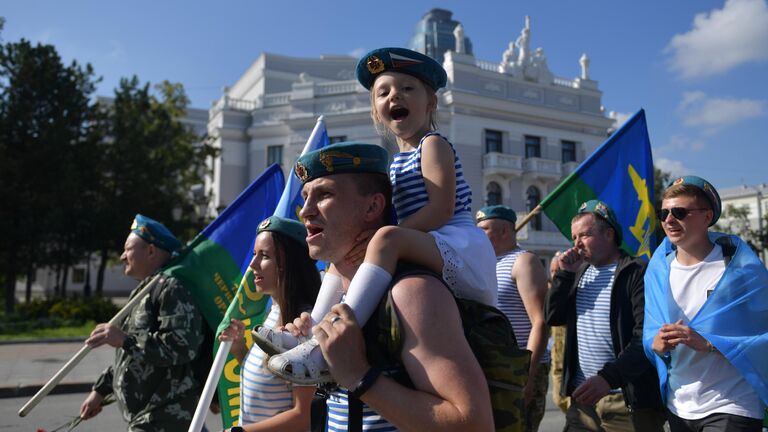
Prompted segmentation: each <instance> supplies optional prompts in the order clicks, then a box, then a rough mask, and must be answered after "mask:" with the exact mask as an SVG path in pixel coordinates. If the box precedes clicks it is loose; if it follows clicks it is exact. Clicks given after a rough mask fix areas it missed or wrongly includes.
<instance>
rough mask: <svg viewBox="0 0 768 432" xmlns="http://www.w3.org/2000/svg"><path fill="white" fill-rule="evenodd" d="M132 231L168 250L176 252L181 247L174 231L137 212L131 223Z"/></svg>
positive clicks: (148, 241)
mask: <svg viewBox="0 0 768 432" xmlns="http://www.w3.org/2000/svg"><path fill="white" fill-rule="evenodd" d="M131 232H132V233H134V234H136V235H137V236H139V237H141V238H142V239H144V241H146V242H147V243H151V244H153V245H155V246H157V247H159V248H160V249H163V250H165V251H168V252H171V253H173V252H176V251H178V250H179V249H180V248H181V242H180V241H179V240H178V239H177V238H176V236H174V235H173V233H172V232H171V231H170V230H169V229H168V228H166V227H165V225H163V224H161V223H160V222H158V221H156V220H154V219H152V218H149V217H146V216H144V215H141V214H137V215H136V217H135V218H134V219H133V224H131Z"/></svg>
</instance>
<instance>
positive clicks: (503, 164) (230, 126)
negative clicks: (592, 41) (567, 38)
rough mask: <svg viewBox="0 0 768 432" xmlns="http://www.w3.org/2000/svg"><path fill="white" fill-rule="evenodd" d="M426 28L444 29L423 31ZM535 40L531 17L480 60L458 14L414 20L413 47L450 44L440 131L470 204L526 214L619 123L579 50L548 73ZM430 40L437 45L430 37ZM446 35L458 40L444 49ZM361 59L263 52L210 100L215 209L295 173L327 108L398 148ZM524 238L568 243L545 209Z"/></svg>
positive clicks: (545, 244) (546, 244)
mask: <svg viewBox="0 0 768 432" xmlns="http://www.w3.org/2000/svg"><path fill="white" fill-rule="evenodd" d="M432 21H437V22H432ZM423 29H433V30H434V31H436V32H438V33H439V35H437V36H435V37H431V36H430V35H429V34H427V35H424V37H420V35H419V34H418V32H419V31H421V30H423ZM449 29H453V31H452V32H449V31H448V30H449ZM451 35H452V36H451ZM438 36H439V37H438ZM451 37H452V39H451ZM530 38H531V27H530V20H529V19H528V17H526V21H525V25H524V27H523V29H522V31H521V35H520V37H518V38H517V40H516V41H512V42H510V44H509V46H508V47H503V50H502V51H503V52H500V55H499V57H500V58H501V61H500V62H496V61H487V60H482V59H478V58H475V57H474V56H473V55H472V54H469V52H470V50H468V49H467V48H468V47H470V48H471V46H472V45H471V42H470V41H469V38H468V37H466V36H465V35H464V30H463V28H461V26H460V24H459V23H457V22H456V21H453V20H452V19H451V13H450V12H449V11H445V10H442V9H433V10H431V11H429V12H427V14H425V15H424V17H423V19H422V21H420V22H419V24H418V25H417V35H416V36H414V37H413V38H412V46H411V47H412V48H414V49H417V50H420V51H422V52H424V49H419V48H420V46H419V44H421V47H424V46H427V45H428V50H427V51H429V52H430V55H432V54H433V53H434V52H435V49H436V48H435V47H437V48H438V49H444V51H440V52H442V57H443V67H444V68H445V70H446V71H447V73H448V85H447V86H446V88H445V89H443V90H441V91H440V92H439V93H438V97H439V104H438V124H439V128H438V132H440V133H441V134H443V135H445V136H446V137H447V138H448V139H449V140H450V141H451V142H452V143H453V144H454V146H455V148H456V150H457V152H458V154H459V157H460V158H461V160H462V164H463V167H464V175H465V177H466V179H467V181H468V183H469V184H470V186H471V187H472V191H473V208H474V209H475V210H477V209H479V208H480V207H482V206H484V205H486V204H505V205H509V206H510V207H512V208H513V209H515V211H516V212H517V213H518V217H519V218H520V219H522V217H524V216H525V214H526V213H527V212H528V211H529V210H530V209H532V208H533V207H535V206H536V204H538V202H539V201H541V199H543V198H544V197H545V196H546V195H547V194H548V193H549V192H551V191H552V190H553V189H554V188H555V187H556V186H557V185H558V184H559V182H560V181H561V180H562V179H563V178H564V177H565V176H566V175H567V174H569V173H570V172H572V171H573V170H574V169H575V168H576V166H578V164H579V163H580V162H581V161H583V160H584V158H585V157H586V156H588V155H589V154H590V153H592V152H593V151H594V150H595V149H596V148H597V147H598V146H599V145H600V144H601V143H602V142H603V141H604V140H605V138H606V136H607V134H608V132H609V129H610V128H611V127H612V126H613V120H612V119H610V118H607V117H606V116H605V114H604V112H603V108H602V102H601V97H602V93H601V91H600V90H599V88H598V83H597V82H596V81H593V80H591V79H590V78H589V60H588V58H587V57H586V55H583V56H582V57H581V59H574V62H576V61H578V62H579V64H580V66H581V75H580V76H579V77H577V78H561V77H557V76H555V75H553V74H552V73H551V72H550V71H549V68H548V66H547V63H546V57H545V56H544V51H543V49H541V48H537V49H536V50H531V49H530V46H529V44H530ZM430 40H434V41H435V44H432V45H429V42H428V41H430ZM457 40H458V41H460V42H459V43H458V44H457V43H456V41H457ZM413 41H416V42H417V43H414V42H413ZM419 41H420V42H419ZM424 41H427V42H426V43H425V42H424ZM438 41H439V42H440V43H438ZM446 41H448V42H452V43H453V45H452V46H448V47H446V46H445V45H446V43H447V42H446ZM441 44H442V48H441V46H440V45H441ZM356 62H357V59H356V58H352V57H349V56H323V57H320V58H317V59H308V58H294V57H287V56H281V55H277V54H270V53H264V54H262V55H261V56H259V58H258V59H257V60H256V61H255V62H254V63H253V64H252V65H251V67H250V68H248V70H246V71H245V73H244V74H243V75H242V76H241V77H240V78H239V79H238V80H237V82H235V83H234V84H233V85H232V86H231V87H229V88H226V89H225V92H224V94H223V95H222V96H221V98H220V99H219V100H218V101H216V102H215V103H214V104H213V105H212V107H211V108H210V110H209V121H208V133H209V135H210V136H211V137H212V138H213V139H214V143H215V145H216V146H217V147H219V148H220V149H221V155H220V157H218V158H217V159H216V160H215V161H213V175H212V176H211V178H210V179H209V181H208V182H207V184H206V189H207V190H208V191H209V192H211V193H212V195H213V199H212V204H211V207H212V208H211V210H212V211H213V212H214V213H215V212H216V211H220V210H221V209H223V208H225V207H226V206H227V205H228V204H229V203H231V202H232V201H233V200H234V198H235V197H237V195H238V194H239V193H240V191H242V190H243V189H244V188H245V187H246V186H247V185H248V184H249V183H250V181H252V180H253V179H254V178H256V177H257V176H258V175H259V174H261V172H262V171H263V170H264V169H265V168H266V167H267V166H269V165H270V164H272V163H275V162H276V163H279V164H281V166H282V167H283V170H284V172H285V174H286V175H288V174H290V169H291V167H292V165H293V163H294V161H295V160H296V158H297V156H298V155H299V153H300V152H301V150H302V148H303V146H304V144H305V143H306V141H307V138H308V137H309V134H310V133H311V131H312V128H313V126H314V124H315V121H316V119H317V118H318V117H319V116H320V115H323V116H325V122H326V124H327V127H328V134H329V136H330V137H331V141H332V142H335V141H342V140H355V141H363V142H368V143H373V144H379V145H382V146H384V147H385V148H387V149H388V150H390V152H392V151H394V150H396V146H395V145H394V144H392V143H388V142H386V140H385V139H383V138H382V137H380V136H379V135H377V133H376V132H375V130H374V128H373V125H372V122H371V118H370V96H369V93H368V91H367V90H365V89H364V88H363V87H362V86H361V85H360V84H359V83H358V82H357V80H356V79H355V76H354V70H355V65H356ZM519 239H520V243H521V245H522V246H523V247H525V248H527V249H529V250H532V251H535V252H537V253H539V254H540V256H542V257H543V258H545V260H548V257H550V256H551V255H552V254H553V253H554V252H555V251H556V250H560V249H564V248H567V247H568V246H569V242H568V241H567V240H566V239H565V238H564V237H563V235H562V234H561V233H560V232H559V231H558V230H557V229H556V228H555V226H554V224H552V223H551V222H550V221H549V220H548V219H547V218H546V216H543V215H541V216H538V217H536V218H535V219H533V220H532V222H531V223H530V224H529V225H528V226H527V227H526V229H524V230H523V231H521V232H520V233H519Z"/></svg>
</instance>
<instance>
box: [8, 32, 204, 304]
mask: <svg viewBox="0 0 768 432" xmlns="http://www.w3.org/2000/svg"><path fill="white" fill-rule="evenodd" d="M2 24H3V20H2V19H1V18H0V30H1V28H2ZM98 81H99V79H98V78H96V76H95V74H94V71H93V68H92V67H91V66H90V65H85V66H82V65H80V64H78V63H77V62H76V61H73V62H72V63H71V64H69V65H65V64H63V63H62V61H61V58H60V56H59V55H58V53H57V52H56V49H55V48H54V47H53V46H51V45H43V44H37V45H33V44H31V43H30V42H28V41H26V40H24V39H22V40H20V41H18V42H10V43H5V44H0V173H2V175H0V203H2V205H0V238H2V240H3V241H2V242H0V279H3V280H4V287H5V311H6V312H7V313H10V312H12V311H13V308H14V303H15V296H14V287H15V282H16V280H17V278H18V276H20V275H25V274H32V273H33V271H34V269H35V268H39V267H44V266H47V267H51V268H55V269H67V268H69V267H71V266H72V265H73V264H75V263H77V262H80V261H82V260H83V259H84V258H85V257H87V256H90V255H92V254H93V253H97V254H98V255H99V256H100V257H101V258H102V264H101V266H100V268H99V269H98V276H97V278H98V284H97V289H96V292H97V293H100V292H101V287H102V284H103V273H104V267H105V266H106V264H107V261H108V260H109V259H110V258H111V259H114V258H115V257H116V256H118V255H119V253H120V252H121V251H122V246H123V242H124V241H125V237H126V235H127V233H128V230H129V229H128V227H129V226H130V223H131V221H132V219H133V217H134V215H135V214H136V213H143V214H146V215H148V216H151V217H153V218H155V219H158V220H160V221H163V222H164V223H165V224H166V225H168V227H169V228H170V229H171V230H172V231H174V232H175V233H176V235H177V236H179V237H180V238H181V239H182V240H189V239H190V238H191V237H192V236H193V235H195V234H196V233H197V232H198V231H199V230H200V229H201V228H202V227H203V226H205V224H206V223H207V220H203V219H202V218H200V217H199V216H198V215H197V212H196V211H195V209H196V208H197V207H198V206H200V207H203V206H205V204H206V203H200V202H199V201H196V200H195V198H194V197H193V196H192V194H191V193H190V190H191V188H192V186H193V185H196V184H202V183H204V175H205V174H206V167H207V165H206V162H207V161H208V159H209V158H210V157H211V156H214V155H215V154H216V150H215V149H214V148H213V146H211V145H209V144H208V141H207V140H205V139H203V138H202V137H200V136H198V135H196V134H195V133H194V132H193V131H192V130H191V129H190V128H189V127H187V126H186V125H184V124H183V123H182V122H181V120H182V119H183V117H184V116H185V114H186V108H187V105H188V103H189V100H188V98H187V96H186V94H185V92H184V89H183V87H182V86H181V85H180V84H174V83H169V82H167V81H164V82H162V83H160V84H158V85H156V86H154V87H152V86H150V84H149V83H146V84H141V83H140V82H139V79H138V78H137V77H135V76H134V77H133V78H131V79H123V80H122V81H121V83H120V86H119V87H118V88H117V89H116V90H115V97H114V99H113V100H112V101H107V102H104V101H102V102H101V103H99V102H97V101H96V98H94V97H93V94H94V91H95V88H96V84H97V83H98ZM201 204H202V205H201ZM179 214H180V215H181V216H180V217H174V216H177V215H179ZM61 274H62V275H64V274H65V273H63V272H62V273H61ZM65 285H66V280H65V278H64V277H62V279H61V282H60V283H59V285H58V286H59V287H60V290H61V291H60V293H61V294H63V293H64V288H65Z"/></svg>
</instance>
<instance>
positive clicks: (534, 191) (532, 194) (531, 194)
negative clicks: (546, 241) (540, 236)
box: [525, 186, 541, 231]
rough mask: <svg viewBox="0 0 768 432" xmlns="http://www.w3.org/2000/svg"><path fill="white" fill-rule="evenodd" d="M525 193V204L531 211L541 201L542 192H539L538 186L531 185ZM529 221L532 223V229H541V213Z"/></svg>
mask: <svg viewBox="0 0 768 432" xmlns="http://www.w3.org/2000/svg"><path fill="white" fill-rule="evenodd" d="M525 194H526V200H525V205H526V207H527V209H528V212H529V213H530V212H532V211H533V209H535V208H536V206H537V205H539V203H540V202H541V192H539V189H538V188H537V187H536V186H530V187H529V188H528V190H527V191H526V192H525ZM528 223H529V224H530V225H531V229H533V230H536V231H541V213H538V214H536V216H534V217H533V219H531V221H530V222H528Z"/></svg>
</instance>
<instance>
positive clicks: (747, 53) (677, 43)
mask: <svg viewBox="0 0 768 432" xmlns="http://www.w3.org/2000/svg"><path fill="white" fill-rule="evenodd" d="M665 52H669V53H671V55H672V58H671V59H670V62H669V66H670V69H671V70H672V71H674V72H676V73H677V74H679V76H680V77H682V78H696V77H704V76H709V75H716V74H719V73H724V72H727V71H729V70H731V69H733V68H735V67H737V66H739V65H741V64H743V63H748V62H751V61H762V60H766V59H768V5H766V1H765V0H727V1H726V2H725V5H724V6H723V8H722V9H713V10H711V11H710V12H709V13H700V14H697V15H696V17H694V19H693V28H692V29H691V30H689V31H688V32H687V33H681V34H676V35H675V36H673V37H672V40H671V41H670V42H669V44H668V45H667V47H666V49H665Z"/></svg>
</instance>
